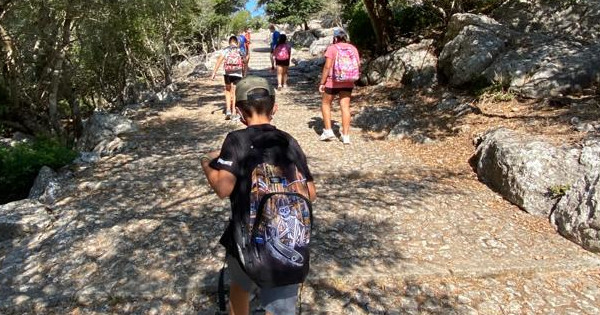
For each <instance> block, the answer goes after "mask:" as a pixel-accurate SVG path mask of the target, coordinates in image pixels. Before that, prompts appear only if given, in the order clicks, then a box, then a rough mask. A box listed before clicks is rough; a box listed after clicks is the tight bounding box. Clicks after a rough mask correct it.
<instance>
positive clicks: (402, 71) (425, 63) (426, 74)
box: [361, 40, 437, 86]
mask: <svg viewBox="0 0 600 315" xmlns="http://www.w3.org/2000/svg"><path fill="white" fill-rule="evenodd" d="M436 68H437V57H436V56H435V55H434V54H433V40H423V41H421V42H420V43H417V44H411V45H408V46H406V47H403V48H401V49H399V50H396V51H394V52H392V53H390V54H387V55H384V56H381V57H378V58H377V59H375V60H373V61H371V62H369V63H368V64H365V65H364V67H363V70H362V78H361V81H362V82H363V83H364V84H371V85H374V84H379V83H381V82H390V81H391V82H394V81H395V82H403V83H405V84H410V85H413V86H428V85H432V84H434V83H435V82H437V75H436V74H437V69H436Z"/></svg>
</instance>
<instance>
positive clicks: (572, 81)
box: [483, 35, 600, 98]
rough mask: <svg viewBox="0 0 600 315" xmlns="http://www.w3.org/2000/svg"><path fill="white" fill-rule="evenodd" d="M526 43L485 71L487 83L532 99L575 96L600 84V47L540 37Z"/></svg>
mask: <svg viewBox="0 0 600 315" xmlns="http://www.w3.org/2000/svg"><path fill="white" fill-rule="evenodd" d="M523 42H528V43H529V44H528V45H522V46H520V47H517V48H515V49H513V50H511V51H509V52H507V53H506V54H504V55H503V56H501V57H499V58H497V59H496V60H495V61H494V62H493V64H492V65H491V66H490V67H489V68H488V69H487V70H485V71H484V73H483V75H484V76H485V77H486V78H487V80H489V81H490V82H497V83H501V84H503V85H505V86H506V85H508V86H510V89H511V90H512V91H514V92H516V93H518V94H519V95H521V96H524V97H529V98H545V97H550V96H562V95H567V94H571V93H576V92H580V91H582V90H583V89H585V88H588V87H590V86H592V85H594V84H595V83H598V82H600V44H595V45H583V44H580V43H578V42H574V41H571V40H563V39H556V38H550V37H547V36H540V35H537V36H535V35H533V36H527V37H523Z"/></svg>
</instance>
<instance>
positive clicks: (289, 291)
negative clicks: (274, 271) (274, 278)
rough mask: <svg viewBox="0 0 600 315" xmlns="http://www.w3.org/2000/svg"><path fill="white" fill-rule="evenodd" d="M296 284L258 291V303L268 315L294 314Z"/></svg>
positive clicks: (296, 300) (296, 297)
mask: <svg viewBox="0 0 600 315" xmlns="http://www.w3.org/2000/svg"><path fill="white" fill-rule="evenodd" d="M298 287H299V285H298V284H291V285H286V286H283V287H275V288H269V289H261V290H260V302H261V304H262V306H263V307H264V308H265V311H267V314H268V315H288V314H296V303H297V302H298Z"/></svg>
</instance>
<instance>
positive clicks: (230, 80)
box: [223, 74, 242, 85]
mask: <svg viewBox="0 0 600 315" xmlns="http://www.w3.org/2000/svg"><path fill="white" fill-rule="evenodd" d="M223 78H225V84H226V85H229V84H237V83H238V82H240V80H241V79H242V77H241V76H237V75H229V74H225V75H223Z"/></svg>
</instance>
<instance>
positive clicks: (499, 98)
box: [470, 77, 516, 102]
mask: <svg viewBox="0 0 600 315" xmlns="http://www.w3.org/2000/svg"><path fill="white" fill-rule="evenodd" d="M474 82H479V83H473V84H472V85H471V86H470V88H471V93H473V94H474V95H476V96H477V97H479V98H486V99H491V100H492V101H495V102H509V101H512V100H514V99H515V97H516V96H515V94H514V93H512V92H511V91H510V90H509V88H508V86H507V85H506V84H503V83H496V84H492V85H489V83H488V81H487V79H486V78H483V77H482V78H480V79H478V80H474Z"/></svg>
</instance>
